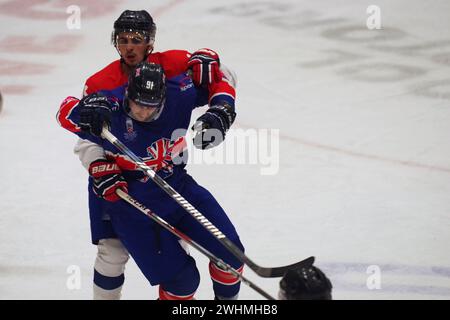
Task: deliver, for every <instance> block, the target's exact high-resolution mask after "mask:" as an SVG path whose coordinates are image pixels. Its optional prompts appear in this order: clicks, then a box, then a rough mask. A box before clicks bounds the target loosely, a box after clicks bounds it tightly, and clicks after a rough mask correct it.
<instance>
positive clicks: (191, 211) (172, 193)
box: [102, 126, 314, 278]
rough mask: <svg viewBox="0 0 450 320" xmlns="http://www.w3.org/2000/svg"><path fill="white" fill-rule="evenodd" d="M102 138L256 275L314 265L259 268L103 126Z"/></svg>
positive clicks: (275, 274) (308, 260)
mask: <svg viewBox="0 0 450 320" xmlns="http://www.w3.org/2000/svg"><path fill="white" fill-rule="evenodd" d="M102 137H103V138H105V139H106V140H108V141H109V142H110V143H111V144H112V145H114V146H115V147H116V148H117V149H119V150H120V151H121V152H122V153H123V154H125V155H127V156H128V157H129V158H130V159H131V160H133V161H134V162H135V163H136V165H137V166H138V168H139V169H140V170H141V171H143V172H144V173H145V174H146V175H147V176H148V177H150V178H151V179H152V180H153V181H154V182H155V183H156V184H157V185H158V186H159V187H160V188H161V189H163V190H164V191H165V192H166V193H167V194H168V195H169V196H171V197H172V199H174V200H175V201H176V202H177V203H178V204H179V205H180V206H181V207H182V208H183V209H184V210H186V211H187V212H188V213H189V214H190V215H191V216H192V217H194V218H195V219H196V220H197V221H198V222H199V223H200V224H201V225H202V226H203V227H204V228H205V229H206V230H208V231H209V232H210V233H211V234H212V235H213V236H214V237H215V238H216V239H217V240H219V241H220V242H221V243H222V244H223V245H224V246H225V247H226V248H227V249H228V250H229V251H230V252H231V253H232V254H233V255H234V256H235V257H236V258H238V259H239V260H240V261H241V262H242V263H244V264H246V265H247V266H248V267H249V268H250V269H252V270H253V271H254V272H255V273H256V274H257V275H259V276H261V277H265V278H274V277H282V276H283V275H284V274H285V273H286V272H287V271H288V270H291V269H295V268H300V267H303V266H310V265H312V264H313V263H314V257H309V258H306V259H304V260H301V261H299V262H296V263H293V264H290V265H287V266H282V267H273V268H267V267H261V266H259V265H257V264H256V263H254V262H253V261H252V260H250V259H249V258H248V257H247V255H245V253H243V252H242V251H241V249H239V248H238V247H237V246H236V245H235V244H234V243H233V242H232V241H231V240H230V239H228V238H227V237H226V236H225V235H224V234H223V233H222V232H221V231H220V230H219V229H218V228H217V227H216V226H214V225H213V224H212V223H211V222H210V221H209V220H208V219H207V218H206V217H205V216H204V215H203V214H201V213H200V211H198V210H197V209H195V208H194V206H193V205H192V204H190V203H189V202H188V201H187V200H186V199H185V198H183V196H182V195H181V194H179V193H178V192H177V191H176V190H175V189H173V188H172V187H171V186H170V185H169V184H168V183H167V182H166V181H165V180H164V179H163V178H161V177H160V176H159V175H157V174H156V172H155V171H153V170H152V169H151V168H150V167H149V166H147V165H146V164H145V162H144V161H143V160H142V159H141V158H139V157H138V156H137V155H135V154H134V153H133V152H132V151H131V150H130V149H128V148H127V146H125V145H124V144H123V143H122V142H121V141H120V140H119V139H117V138H116V137H115V136H114V135H113V134H112V133H111V132H110V131H109V130H108V128H107V127H106V126H105V127H103V130H102Z"/></svg>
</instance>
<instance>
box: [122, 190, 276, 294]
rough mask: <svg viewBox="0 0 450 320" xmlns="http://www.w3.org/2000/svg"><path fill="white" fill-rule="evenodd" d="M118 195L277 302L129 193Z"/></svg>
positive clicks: (220, 266) (223, 268)
mask: <svg viewBox="0 0 450 320" xmlns="http://www.w3.org/2000/svg"><path fill="white" fill-rule="evenodd" d="M116 193H117V195H118V196H119V197H120V198H122V199H123V200H125V201H126V202H128V203H129V204H131V205H132V206H133V207H135V208H136V209H138V210H139V211H140V212H142V213H143V214H145V215H146V216H147V217H150V218H151V219H152V220H153V221H155V222H156V223H158V224H159V225H160V226H162V227H163V228H164V229H166V230H167V231H169V232H170V233H172V234H174V235H175V236H177V237H178V238H180V239H181V240H184V241H185V242H186V243H187V244H189V245H190V246H192V247H194V248H195V249H197V250H198V251H200V252H201V253H203V254H204V255H205V256H207V257H208V258H209V260H211V261H212V262H213V263H215V264H216V265H217V266H218V267H219V268H221V269H222V270H225V271H228V272H229V273H231V274H233V275H234V276H236V277H237V278H239V279H240V280H241V281H242V282H243V283H245V284H246V285H248V286H249V287H250V288H252V289H253V290H255V291H256V292H258V293H259V294H261V295H262V296H263V297H264V298H266V299H269V300H275V298H274V297H272V296H271V295H270V294H268V293H267V292H265V291H264V290H263V289H261V288H260V287H258V286H257V285H256V284H254V283H253V282H251V281H250V280H248V279H247V278H246V277H244V276H243V275H242V274H241V273H239V272H238V271H236V270H235V269H234V268H233V267H231V266H230V265H229V264H227V263H225V262H224V261H223V260H221V259H219V258H217V257H216V256H215V255H213V254H212V253H211V252H209V251H208V250H206V249H205V248H203V247H202V246H201V245H199V244H198V243H197V242H195V241H194V240H192V239H191V238H189V237H188V236H187V235H186V234H184V233H183V232H181V231H180V230H178V229H176V228H175V227H173V226H172V225H171V224H170V223H168V222H167V221H165V220H164V219H162V218H161V217H160V216H158V215H157V214H156V213H154V212H153V211H151V210H150V209H148V208H147V207H146V206H144V205H143V204H142V203H139V202H138V201H137V200H135V199H134V198H132V197H131V196H130V195H129V194H128V193H126V192H124V191H122V190H121V189H117V191H116Z"/></svg>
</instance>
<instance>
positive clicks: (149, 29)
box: [111, 10, 156, 45]
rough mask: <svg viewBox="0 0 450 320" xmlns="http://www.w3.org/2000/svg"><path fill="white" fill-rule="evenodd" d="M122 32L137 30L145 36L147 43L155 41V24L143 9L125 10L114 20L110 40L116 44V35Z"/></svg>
mask: <svg viewBox="0 0 450 320" xmlns="http://www.w3.org/2000/svg"><path fill="white" fill-rule="evenodd" d="M122 32H137V33H140V34H142V35H144V36H145V38H146V40H147V42H149V44H153V42H154V41H155V34H156V25H155V23H154V22H153V18H152V16H151V15H150V13H148V12H147V11H145V10H137V11H132V10H125V11H124V12H122V14H121V15H120V16H119V18H117V20H116V21H114V31H113V33H112V36H111V41H112V43H113V44H114V45H117V36H118V35H119V33H122Z"/></svg>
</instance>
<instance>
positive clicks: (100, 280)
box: [89, 187, 129, 300]
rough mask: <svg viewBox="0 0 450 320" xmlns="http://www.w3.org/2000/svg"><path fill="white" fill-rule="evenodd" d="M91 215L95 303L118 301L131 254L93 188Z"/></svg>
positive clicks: (90, 203) (90, 196) (90, 202)
mask: <svg viewBox="0 0 450 320" xmlns="http://www.w3.org/2000/svg"><path fill="white" fill-rule="evenodd" d="M89 216H90V225H91V237H92V243H93V244H95V245H97V257H96V259H95V263H94V277H93V294H94V296H93V298H94V300H118V299H120V297H121V291H122V286H123V283H124V279H125V276H124V270H125V264H126V263H127V261H128V258H129V255H128V252H127V250H126V249H125V247H124V246H123V244H122V243H121V242H120V240H118V239H117V236H116V234H115V232H114V230H113V228H112V224H111V221H109V220H108V219H107V218H109V217H107V216H102V202H101V200H100V199H99V198H97V197H96V196H95V194H94V193H93V192H92V188H90V187H89Z"/></svg>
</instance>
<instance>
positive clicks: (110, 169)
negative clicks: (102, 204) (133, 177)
mask: <svg viewBox="0 0 450 320" xmlns="http://www.w3.org/2000/svg"><path fill="white" fill-rule="evenodd" d="M89 174H90V175H91V177H92V178H93V179H94V182H93V189H94V193H95V194H96V195H97V196H98V197H99V198H102V199H105V200H107V201H112V202H114V201H117V200H120V197H119V196H118V195H117V194H116V190H117V189H119V188H120V189H121V190H122V191H124V192H127V193H128V184H127V182H126V181H125V179H124V177H123V176H122V170H120V168H119V166H118V165H117V163H115V162H114V161H110V160H105V159H98V160H95V161H94V162H92V163H91V164H90V166H89Z"/></svg>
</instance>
